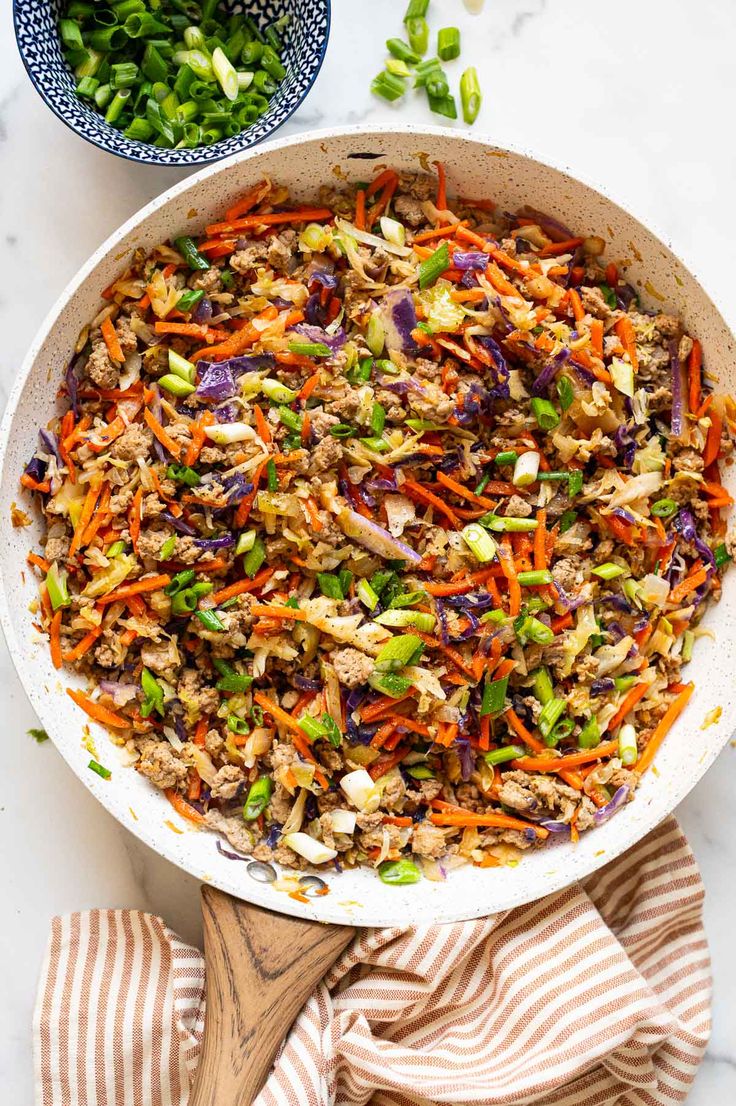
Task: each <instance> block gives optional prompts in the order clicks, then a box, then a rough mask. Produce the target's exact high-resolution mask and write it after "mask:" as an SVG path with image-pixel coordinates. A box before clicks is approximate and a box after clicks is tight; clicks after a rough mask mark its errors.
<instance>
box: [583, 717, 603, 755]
mask: <svg viewBox="0 0 736 1106" xmlns="http://www.w3.org/2000/svg"><path fill="white" fill-rule="evenodd" d="M600 740H601V730H600V726H599V725H598V719H597V718H596V717H595V715H593V716H592V718H590V719H588V721H587V722H586V723H585V725H584V726H583V728H582V730H581V731H580V736H579V737H578V745H579V746H580V748H581V749H595V747H596V745H598V744H599V743H600Z"/></svg>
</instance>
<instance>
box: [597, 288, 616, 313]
mask: <svg viewBox="0 0 736 1106" xmlns="http://www.w3.org/2000/svg"><path fill="white" fill-rule="evenodd" d="M598 287H599V288H600V290H601V294H602V296H603V299H604V300H605V301H606V303H607V304H608V306H609V307H610V308H611V310H612V311H615V310H616V308H617V307H618V302H617V300H616V293H615V292H614V290H613V288H611V287H609V285H608V284H599V285H598Z"/></svg>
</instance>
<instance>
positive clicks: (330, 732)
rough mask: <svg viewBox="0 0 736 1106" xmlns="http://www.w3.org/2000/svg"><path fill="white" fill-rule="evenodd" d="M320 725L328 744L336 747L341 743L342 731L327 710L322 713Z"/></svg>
mask: <svg viewBox="0 0 736 1106" xmlns="http://www.w3.org/2000/svg"><path fill="white" fill-rule="evenodd" d="M322 725H323V727H324V730H325V734H326V736H327V740H328V741H329V743H330V745H332V746H333V748H335V749H338V748H339V747H340V745H342V733H341V732H340V727H339V726H338V724H337V722H336V721H335V719H334V718H333V717H332V715H330V714H328V713H327V711H325V713H324V714H323V715H322Z"/></svg>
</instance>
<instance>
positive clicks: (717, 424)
mask: <svg viewBox="0 0 736 1106" xmlns="http://www.w3.org/2000/svg"><path fill="white" fill-rule="evenodd" d="M722 430H723V419H722V418H721V414H720V412H719V411H717V410H716V409H715V407H711V409H710V426H709V427H708V436H707V438H706V439H705V449H704V450H703V468H706V469H707V468H708V465H712V464H713V462H714V461H716V460H718V455H719V454H720V452H721V433H722Z"/></svg>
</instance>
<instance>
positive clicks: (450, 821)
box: [429, 810, 549, 841]
mask: <svg viewBox="0 0 736 1106" xmlns="http://www.w3.org/2000/svg"><path fill="white" fill-rule="evenodd" d="M429 820H430V822H431V823H432V825H434V826H458V827H459V826H497V827H499V828H500V829H515V830H522V831H525V830H528V829H531V830H534V834H535V836H536V837H538V838H539V839H540V841H542V840H544V839H545V838H546V837H548V836H549V830H547V829H545V828H544V827H543V826H537V825H534V823H533V822H524V821H522V819H521V818H512V817H511V816H510V815H509V814H474V813H472V812H471V811H469V810H466V811H463V810H458V811H454V810H442V811H438V812H437V813H435V814H430V816H429Z"/></svg>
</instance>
